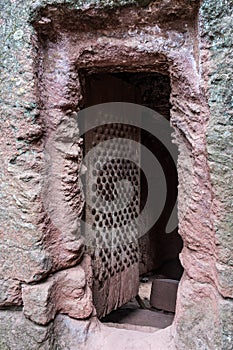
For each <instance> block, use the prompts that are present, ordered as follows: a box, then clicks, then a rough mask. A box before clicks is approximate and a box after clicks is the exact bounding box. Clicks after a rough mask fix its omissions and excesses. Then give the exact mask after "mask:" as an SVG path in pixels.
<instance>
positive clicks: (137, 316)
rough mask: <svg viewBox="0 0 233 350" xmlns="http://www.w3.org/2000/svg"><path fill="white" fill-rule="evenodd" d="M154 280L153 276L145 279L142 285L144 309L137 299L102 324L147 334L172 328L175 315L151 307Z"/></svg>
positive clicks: (140, 288) (140, 292)
mask: <svg viewBox="0 0 233 350" xmlns="http://www.w3.org/2000/svg"><path fill="white" fill-rule="evenodd" d="M153 278H155V276H153V275H151V276H148V277H145V278H144V279H142V282H141V283H140V287H139V296H140V298H141V302H142V303H143V304H144V308H142V307H140V306H139V304H138V302H137V300H136V299H133V300H131V301H130V302H128V303H127V304H125V305H123V306H121V307H120V308H119V309H117V310H115V311H112V312H111V313H110V314H109V315H107V316H105V317H104V318H103V319H102V320H101V322H102V323H104V324H105V325H108V326H111V327H116V328H122V329H131V330H138V331H145V332H154V331H155V330H159V329H163V328H166V327H168V326H170V325H171V324H172V322H173V319H174V314H173V313H170V312H165V311H162V310H157V309H154V308H152V307H151V306H150V303H149V300H150V292H151V286H152V280H153Z"/></svg>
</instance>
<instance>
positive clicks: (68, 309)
mask: <svg viewBox="0 0 233 350" xmlns="http://www.w3.org/2000/svg"><path fill="white" fill-rule="evenodd" d="M87 260H89V262H88V261H87ZM82 265H84V267H85V268H86V267H87V266H89V267H91V266H90V259H89V257H86V258H85V259H84V260H83V261H82V264H80V265H78V266H76V267H73V268H70V269H66V270H63V271H60V272H57V273H55V274H54V275H52V276H51V277H49V278H48V279H47V280H46V281H45V282H41V283H38V284H35V285H23V287H22V299H23V305H24V307H23V312H24V315H25V316H26V317H28V318H29V319H30V320H32V321H34V322H36V323H38V324H41V325H45V324H48V323H49V322H50V321H51V320H53V319H54V318H55V316H56V314H57V313H58V312H60V313H63V314H67V315H69V316H70V317H73V318H80V319H83V318H87V317H89V316H90V315H91V313H92V311H93V302H92V293H91V275H90V271H89V272H88V271H87V270H86V271H85V270H84V269H83V267H82ZM87 276H88V278H87Z"/></svg>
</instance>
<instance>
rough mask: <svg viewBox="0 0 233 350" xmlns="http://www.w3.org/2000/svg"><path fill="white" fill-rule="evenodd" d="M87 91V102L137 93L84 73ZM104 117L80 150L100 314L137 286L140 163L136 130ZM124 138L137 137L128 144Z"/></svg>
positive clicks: (133, 292) (117, 82)
mask: <svg viewBox="0 0 233 350" xmlns="http://www.w3.org/2000/svg"><path fill="white" fill-rule="evenodd" d="M86 91H87V98H86V105H95V104H99V103H101V102H114V101H124V102H135V100H136V98H137V96H136V92H135V88H134V87H132V86H131V85H129V84H126V83H125V82H122V81H121V80H119V79H117V78H115V77H112V76H107V77H106V79H103V78H102V79H100V80H99V79H94V78H92V79H91V80H88V79H87V82H86ZM107 122H108V116H107V115H103V119H102V123H103V124H104V125H101V126H98V127H96V128H94V129H92V130H90V131H89V132H88V133H87V134H86V136H85V154H86V155H87V154H88V152H89V151H90V153H89V156H88V157H87V162H86V166H87V173H86V203H87V204H86V222H88V223H89V224H90V225H91V226H92V228H93V229H94V230H95V236H94V237H93V239H92V244H91V246H90V247H89V248H88V249H89V250H90V253H91V256H92V266H93V273H94V280H93V298H94V305H95V307H96V310H97V314H98V316H99V317H102V316H104V315H106V314H107V313H109V312H110V311H111V310H113V309H116V308H117V307H119V306H121V305H122V304H124V303H126V302H127V301H129V300H130V299H132V298H133V297H135V296H136V295H137V293H138V286H139V252H138V239H137V238H138V227H137V224H136V221H135V220H136V219H137V217H138V215H139V207H140V169H139V166H138V165H136V164H139V163H140V131H139V129H138V128H136V127H134V126H132V125H125V124H120V123H111V124H105V123H107ZM129 140H134V141H137V142H138V143H137V145H136V146H134V147H129V144H128V142H129ZM104 141H105V142H106V141H107V147H106V144H105V145H104V144H103V142H104ZM101 145H104V146H103V147H102V146H101ZM90 204H91V205H90ZM87 235H88V233H87Z"/></svg>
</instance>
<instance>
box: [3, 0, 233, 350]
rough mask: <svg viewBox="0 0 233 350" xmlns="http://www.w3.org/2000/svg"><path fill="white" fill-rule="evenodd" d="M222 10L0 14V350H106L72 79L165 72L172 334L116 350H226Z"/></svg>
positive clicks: (226, 44)
mask: <svg viewBox="0 0 233 350" xmlns="http://www.w3.org/2000/svg"><path fill="white" fill-rule="evenodd" d="M126 5H127V6H126ZM231 5H232V4H231V2H230V1H223V2H217V1H212V2H210V1H207V0H206V1H203V3H202V4H201V10H199V9H198V6H199V4H198V1H188V0H177V1H175V2H170V1H154V2H150V1H123V0H119V1H108V0H107V1H95V0H92V1H85V2H83V1H76V0H69V1H63V0H57V1H55V0H44V1H43V0H40V1H32V0H27V1H15V0H11V1H6V2H4V4H1V10H2V11H1V19H0V23H1V53H2V58H1V64H2V72H1V120H0V123H1V147H0V148H1V160H2V161H1V164H2V167H1V172H0V183H1V196H0V207H1V212H0V223H1V228H0V239H1V244H0V259H1V264H0V265H1V271H0V307H1V310H0V334H1V338H0V348H1V349H12V350H13V349H14V350H17V349H20V350H21V349H22V348H23V349H74V348H77V349H81V348H82V347H85V346H87V348H88V346H89V348H90V344H91V346H92V348H93V349H94V346H96V348H97V349H99V347H98V346H100V344H103V345H101V346H103V349H105V348H106V349H108V346H109V345H108V344H107V343H104V342H103V339H105V336H104V334H105V332H106V330H105V328H104V327H103V326H100V325H99V323H98V322H97V321H96V319H95V310H94V308H93V302H92V293H91V287H92V270H91V263H90V258H89V257H88V256H87V255H86V254H84V251H83V245H84V241H83V239H82V237H81V229H80V218H81V215H82V210H83V203H84V198H83V192H82V184H81V180H80V176H81V173H82V140H81V139H80V136H79V130H78V127H77V124H76V116H77V112H78V110H79V109H80V108H81V107H82V103H83V102H82V88H81V79H80V74H79V70H80V69H88V70H89V71H90V72H98V71H100V72H104V71H107V72H109V71H114V72H124V71H126V70H127V71H130V70H132V71H139V72H140V71H149V72H150V71H155V72H160V73H163V72H169V75H170V80H171V99H170V102H171V105H172V109H171V123H172V125H173V127H174V130H175V138H176V142H177V144H178V146H179V150H180V156H179V165H178V173H179V198H178V201H179V233H180V234H181V236H182V238H183V241H184V249H183V251H182V254H181V261H182V264H183V266H184V269H185V273H184V275H183V278H182V281H181V285H180V288H179V293H178V302H177V311H176V318H175V322H174V324H173V326H172V327H171V328H169V329H167V330H165V331H162V332H158V333H157V332H156V333H155V334H153V335H150V336H148V335H143V336H142V334H141V333H140V334H137V333H136V332H129V333H128V335H127V337H128V338H127V339H128V340H127V343H126V344H124V341H125V340H124V339H125V338H124V337H121V332H122V331H119V330H114V331H112V332H113V333H114V335H115V333H116V335H115V336H116V337H117V341H118V342H119V348H122V349H123V348H124V346H125V348H126V349H127V344H128V345H129V346H131V345H132V344H135V345H134V347H133V348H134V349H137V348H138V349H139V348H141V347H142V344H143V346H144V348H146V347H147V348H148V349H149V348H150V346H154V345H153V344H156V342H157V343H159V344H160V343H161V344H163V346H164V347H163V348H164V349H169V348H174V347H176V348H178V349H187V348H188V349H224V350H226V349H231V345H232V324H233V321H231V318H232V315H233V312H232V308H233V302H232V297H233V296H232V290H233V289H232V288H233V286H232V280H233V279H232V246H233V245H232V237H231V235H230V228H231V227H232V226H231V225H232V222H231V220H232V211H231V197H230V193H231V189H232V181H231V177H232V173H231V172H232V166H231V165H230V161H231V160H232V159H231V157H230V154H231V153H230V152H231V151H232V148H231V145H232V143H231V138H232V133H231V129H232V124H231V119H230V116H231V114H230V113H231V109H230V108H231V105H230V103H231V102H230V97H231V94H230V86H231V85H230V77H231V74H232V71H231V70H230V68H229V67H230V63H232V62H231V58H230V52H231V50H232V45H231V40H232V39H231V38H232V33H231V31H232V29H231V28H232V26H231V24H230V18H231V13H230V11H231V8H232V6H231ZM64 142H65V147H64ZM187 159H189V160H190V161H189V162H188V164H191V166H190V165H189V166H187ZM190 184H193V185H192V186H190ZM84 319H87V320H84ZM53 320H54V321H53ZM207 329H209V330H210V331H209V332H207V331H206V330H207ZM117 332H119V333H117ZM117 334H118V336H117ZM110 338H111V337H110ZM110 338H109V339H110ZM113 338H114V336H113ZM101 339H102V342H103V343H101ZM109 341H110V340H109ZM85 342H86V343H85ZM85 344H86V345H85ZM104 346H105V347H104ZM132 346H133V345H132Z"/></svg>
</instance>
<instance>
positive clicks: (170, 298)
mask: <svg viewBox="0 0 233 350" xmlns="http://www.w3.org/2000/svg"><path fill="white" fill-rule="evenodd" d="M178 284H179V281H177V280H171V279H155V280H153V282H152V288H151V295H150V304H151V306H153V307H155V308H157V309H161V310H165V311H170V312H175V309H176V296H177V288H178Z"/></svg>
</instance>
